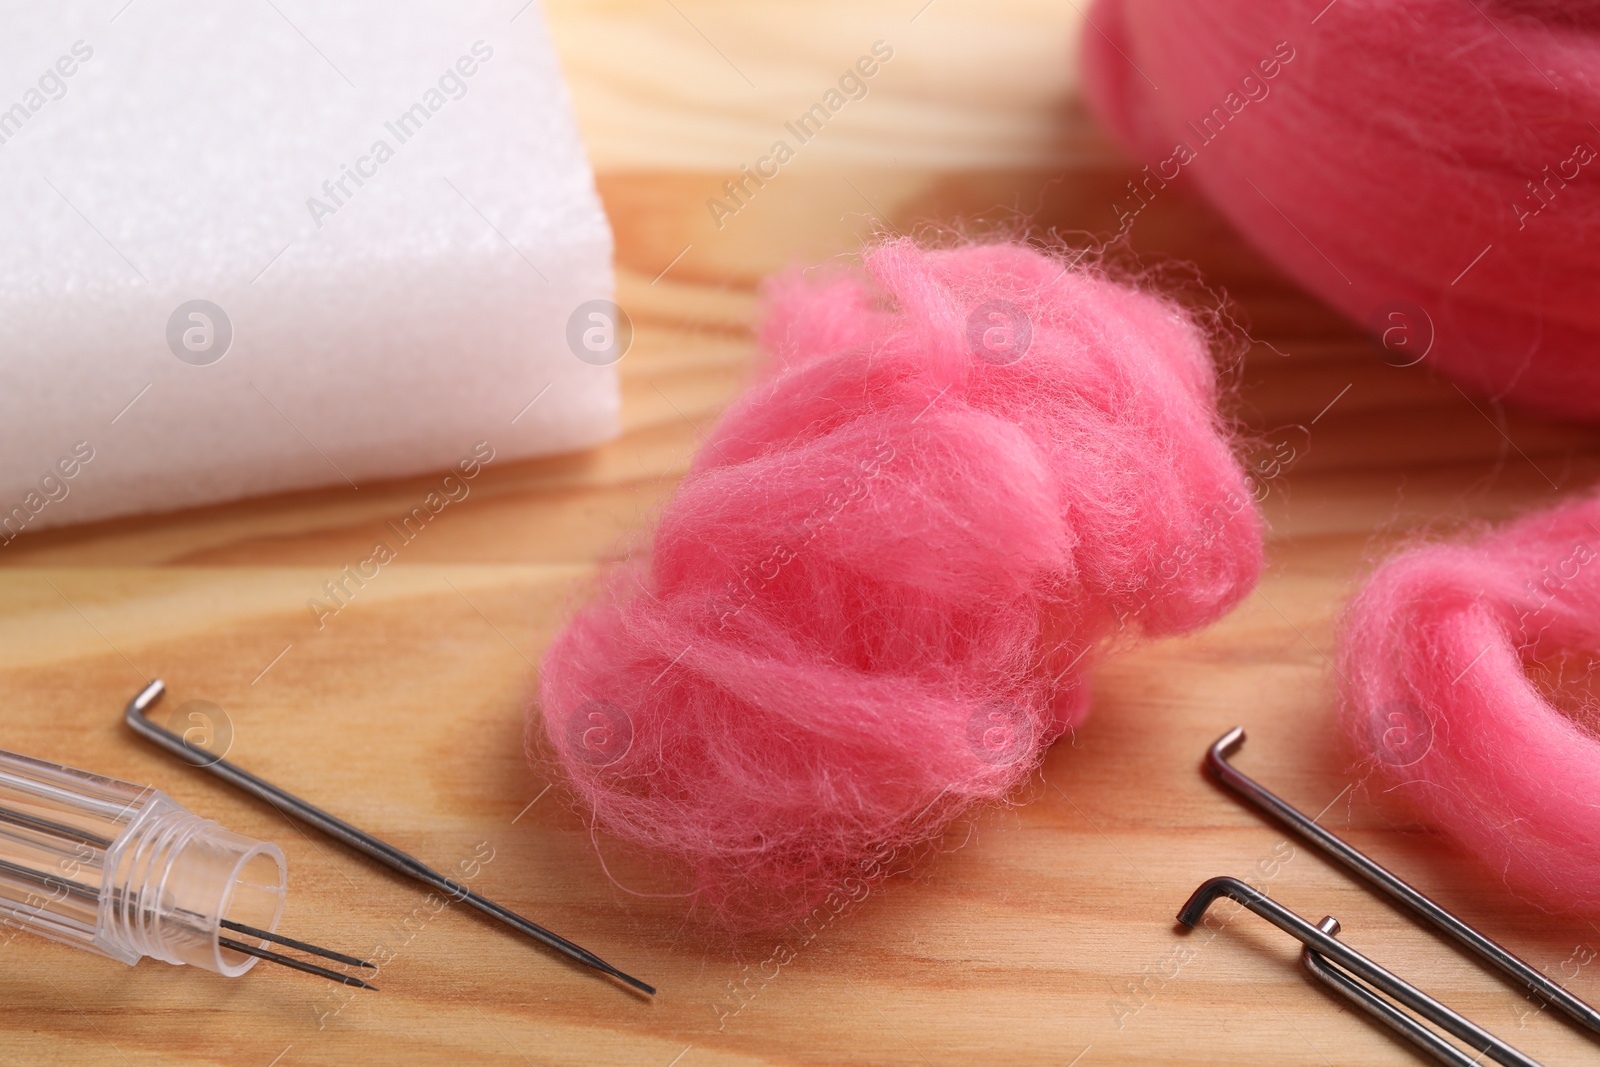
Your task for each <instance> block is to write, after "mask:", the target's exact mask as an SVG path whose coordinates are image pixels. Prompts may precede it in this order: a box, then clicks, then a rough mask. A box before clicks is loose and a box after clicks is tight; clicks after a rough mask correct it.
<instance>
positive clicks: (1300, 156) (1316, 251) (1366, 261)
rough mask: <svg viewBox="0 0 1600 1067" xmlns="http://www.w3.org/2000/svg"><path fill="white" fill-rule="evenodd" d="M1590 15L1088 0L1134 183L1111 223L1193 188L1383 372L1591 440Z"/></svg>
mask: <svg viewBox="0 0 1600 1067" xmlns="http://www.w3.org/2000/svg"><path fill="white" fill-rule="evenodd" d="M1596 11H1597V9H1596V8H1595V7H1594V6H1593V5H1592V4H1563V3H1560V2H1559V0H1339V2H1338V3H1333V4H1330V3H1329V2H1328V0H1187V2H1184V3H1171V2H1170V0H1098V2H1097V3H1096V4H1095V5H1094V7H1093V9H1092V10H1091V12H1090V14H1089V18H1090V19H1091V21H1092V23H1093V26H1092V27H1091V28H1086V29H1085V31H1084V37H1083V42H1084V72H1085V78H1086V83H1087V89H1088V95H1089V97H1090V100H1091V102H1092V103H1093V105H1094V106H1095V108H1096V110H1098V112H1099V113H1100V115H1101V116H1102V117H1103V118H1104V119H1105V121H1106V122H1107V123H1108V124H1109V125H1110V126H1111V127H1112V128H1113V130H1114V131H1116V132H1117V133H1118V134H1119V135H1120V137H1121V139H1122V140H1123V141H1124V142H1125V143H1126V144H1127V145H1128V147H1129V148H1130V149H1131V150H1132V151H1133V153H1134V154H1135V156H1136V157H1137V158H1138V159H1139V161H1140V162H1143V163H1148V164H1150V168H1149V170H1148V171H1147V172H1145V174H1144V175H1142V176H1141V177H1140V178H1139V179H1138V182H1137V186H1138V188H1137V189H1136V190H1135V191H1130V192H1129V194H1128V195H1127V196H1126V197H1124V198H1123V204H1122V206H1121V207H1120V209H1119V211H1118V214H1119V216H1120V217H1121V218H1122V220H1123V225H1125V226H1126V225H1129V221H1128V220H1129V219H1130V218H1131V217H1135V216H1136V215H1137V212H1138V210H1139V209H1140V204H1141V201H1149V200H1153V199H1155V198H1159V197H1167V196H1172V195H1174V193H1173V191H1170V190H1169V189H1168V186H1169V185H1172V186H1176V187H1179V188H1181V187H1183V186H1185V185H1188V186H1189V187H1190V188H1198V189H1199V190H1201V191H1202V192H1203V193H1204V194H1205V196H1207V197H1208V198H1209V199H1210V200H1211V201H1212V202H1213V203H1215V204H1216V205H1217V206H1218V207H1219V208H1220V209H1221V210H1222V211H1223V212H1224V213H1225V214H1226V215H1227V216H1228V217H1229V218H1230V219H1231V220H1232V221H1233V222H1234V224H1235V225H1237V226H1238V228H1239V229H1240V230H1241V231H1242V232H1243V233H1244V234H1245V236H1246V237H1248V238H1249V239H1250V240H1251V241H1252V242H1253V243H1254V244H1255V245H1256V246H1257V247H1259V248H1260V249H1261V250H1262V251H1263V252H1265V253H1266V254H1267V255H1268V256H1270V257H1271V258H1272V259H1274V260H1275V261H1276V262H1277V263H1278V264H1279V265H1280V266H1282V267H1283V268H1284V269H1285V270H1286V271H1288V272H1289V273H1290V274H1291V275H1293V276H1294V277H1295V278H1296V279H1297V280H1298V281H1299V282H1300V283H1301V284H1303V285H1304V286H1306V288H1308V289H1310V290H1311V291H1312V292H1314V293H1316V294H1317V295H1318V296H1320V297H1322V299H1324V300H1326V301H1327V302H1328V303H1330V304H1332V305H1333V306H1334V307H1336V308H1338V309H1339V310H1340V311H1343V312H1344V313H1345V314H1347V315H1349V316H1350V317H1351V318H1352V319H1354V320H1355V321H1356V322H1358V323H1361V324H1363V325H1365V326H1367V327H1368V328H1369V329H1370V330H1372V332H1373V333H1374V335H1375V336H1377V337H1379V338H1381V342H1382V351H1383V352H1384V358H1385V359H1386V360H1387V361H1389V362H1391V363H1394V364H1396V365H1405V364H1410V363H1413V362H1419V361H1421V360H1422V359H1423V358H1425V357H1426V358H1427V360H1428V362H1429V364H1430V365H1436V366H1438V367H1439V368H1440V369H1441V370H1442V371H1444V372H1445V373H1447V374H1448V375H1450V376H1451V377H1453V378H1455V379H1456V380H1457V381H1459V382H1461V383H1462V384H1463V385H1466V386H1468V387H1469V388H1471V389H1473V390H1475V391H1477V392H1480V393H1485V394H1490V395H1493V396H1503V397H1506V398H1509V399H1511V400H1514V401H1517V402H1520V403H1523V404H1526V405H1530V406H1534V407H1537V408H1540V409H1543V410H1545V411H1547V412H1551V413H1555V414H1559V415H1564V416H1572V417H1578V418H1585V419H1593V418H1596V417H1600V360H1597V359H1595V358H1594V352H1595V349H1596V346H1597V345H1600V300H1596V299H1595V296H1594V284H1593V279H1594V278H1595V277H1596V276H1597V275H1600V173H1597V172H1600V156H1597V152H1596V148H1597V146H1600V129H1597V128H1596V125H1594V123H1596V121H1597V120H1596V118H1595V116H1600V33H1597V31H1600V15H1597V14H1596ZM1158 86H1159V88H1157V87H1158Z"/></svg>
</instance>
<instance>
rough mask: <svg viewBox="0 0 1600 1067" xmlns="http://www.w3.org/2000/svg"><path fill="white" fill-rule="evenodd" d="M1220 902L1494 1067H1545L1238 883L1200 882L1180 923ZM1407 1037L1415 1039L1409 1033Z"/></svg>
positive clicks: (1195, 919)
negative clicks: (1249, 914) (1229, 902)
mask: <svg viewBox="0 0 1600 1067" xmlns="http://www.w3.org/2000/svg"><path fill="white" fill-rule="evenodd" d="M1219 897H1229V898H1231V899H1233V900H1236V901H1238V902H1239V903H1240V904H1243V905H1244V906H1245V907H1246V908H1249V909H1250V910H1251V911H1253V912H1255V913H1256V914H1257V915H1259V916H1261V917H1262V918H1263V919H1265V920H1267V922H1269V923H1271V924H1272V925H1273V926H1276V927H1277V928H1278V929H1280V930H1282V931H1283V932H1284V933H1286V934H1288V935H1289V936H1290V937H1292V938H1295V939H1296V940H1298V941H1299V942H1300V943H1301V944H1302V945H1304V946H1306V948H1308V949H1312V950H1314V951H1315V952H1316V953H1317V955H1319V956H1324V957H1327V959H1329V960H1332V961H1333V962H1334V963H1337V964H1338V965H1339V966H1340V967H1343V968H1344V969H1345V970H1346V971H1348V972H1350V973H1351V974H1353V975H1355V976H1356V977H1357V978H1360V979H1361V980H1362V981H1364V982H1366V983H1367V984H1368V985H1370V986H1372V987H1373V988H1375V989H1380V990H1382V991H1383V992H1385V993H1387V994H1389V995H1390V996H1391V997H1393V998H1394V999H1395V1000H1397V1001H1399V1002H1400V1003H1401V1004H1404V1005H1405V1006H1406V1007H1408V1008H1410V1009H1411V1010H1412V1011H1414V1012H1416V1013H1417V1014H1418V1015H1420V1016H1422V1017H1423V1018H1424V1019H1427V1020H1428V1021H1429V1022H1432V1023H1434V1024H1436V1025H1438V1026H1439V1027H1441V1028H1443V1029H1444V1030H1446V1031H1448V1032H1449V1033H1452V1034H1454V1035H1455V1036H1456V1037H1459V1038H1460V1039H1461V1040H1462V1041H1465V1042H1466V1043H1467V1044H1469V1045H1471V1046H1472V1047H1473V1048H1475V1049H1477V1050H1478V1051H1479V1052H1481V1053H1482V1054H1483V1055H1485V1056H1488V1057H1489V1058H1490V1059H1492V1060H1494V1061H1495V1062H1496V1063H1502V1064H1505V1065H1506V1067H1541V1065H1540V1063H1539V1061H1538V1060H1536V1059H1533V1058H1531V1057H1529V1056H1527V1055H1525V1054H1523V1053H1522V1052H1520V1051H1518V1050H1517V1049H1516V1048H1513V1047H1512V1046H1511V1045H1508V1044H1506V1043H1505V1042H1504V1041H1502V1040H1500V1039H1499V1038H1498V1037H1495V1036H1494V1035H1493V1034H1491V1033H1490V1032H1489V1031H1487V1030H1485V1029H1484V1028H1483V1027H1481V1026H1479V1025H1478V1024H1477V1023H1475V1022H1473V1021H1472V1020H1471V1019H1468V1018H1467V1017H1466V1016H1464V1015H1461V1014H1460V1013H1459V1012H1456V1011H1455V1010H1453V1009H1451V1008H1450V1007H1448V1006H1446V1005H1444V1004H1441V1003H1439V1002H1438V1001H1437V1000H1435V999H1433V998H1432V997H1430V996H1428V994H1426V993H1424V992H1423V991H1422V990H1420V989H1418V988H1417V987H1416V986H1414V985H1412V984H1411V983H1410V982H1407V981H1405V980H1404V979H1402V978H1400V977H1399V976H1398V975H1396V974H1394V973H1393V972H1392V971H1388V970H1385V969H1384V968H1383V967H1380V966H1379V965H1378V964H1376V963H1374V962H1373V961H1372V960H1370V959H1368V958H1367V957H1365V956H1363V955H1362V954H1361V953H1359V952H1357V951H1356V950H1355V949H1353V948H1351V947H1350V946H1349V945H1346V944H1345V943H1344V942H1343V941H1340V940H1339V939H1338V938H1336V937H1334V936H1333V934H1332V933H1331V932H1329V931H1328V930H1325V929H1322V928H1319V927H1316V926H1312V925H1311V924H1310V923H1308V922H1306V920H1304V919H1302V918H1301V917H1300V916H1298V915H1296V914H1295V913H1294V912H1292V911H1290V910H1289V909H1288V908H1286V907H1284V906H1283V905H1282V904H1279V903H1278V902H1277V901H1276V900H1273V899H1272V898H1271V897H1269V896H1267V895H1266V894H1265V893H1263V892H1261V891H1260V890H1258V889H1254V888H1252V887H1251V886H1249V885H1246V884H1245V883H1244V882H1241V881H1240V880H1239V879H1237V878H1226V877H1224V878H1212V879H1210V880H1208V881H1206V882H1203V883H1201V885H1200V888H1198V889H1196V890H1195V891H1194V892H1193V893H1192V894H1190V896H1189V899H1188V900H1187V901H1185V902H1184V905H1183V907H1182V909H1180V910H1179V912H1178V921H1179V922H1180V923H1182V924H1183V925H1184V926H1187V927H1189V928H1190V929H1193V928H1194V927H1196V926H1197V925H1199V923H1200V920H1201V919H1202V918H1204V917H1205V914H1206V909H1207V908H1209V907H1211V905H1212V904H1213V903H1214V902H1215V901H1216V900H1217V899H1218V898H1219ZM1319 977H1320V976H1319ZM1341 991H1343V990H1341ZM1383 1018H1384V1021H1385V1022H1391V1023H1392V1020H1390V1019H1389V1018H1388V1017H1387V1016H1383ZM1406 1036H1407V1037H1412V1036H1413V1035H1412V1034H1411V1033H1410V1032H1406Z"/></svg>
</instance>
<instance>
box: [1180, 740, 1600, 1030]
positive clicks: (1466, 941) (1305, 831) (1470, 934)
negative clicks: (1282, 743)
mask: <svg viewBox="0 0 1600 1067" xmlns="http://www.w3.org/2000/svg"><path fill="white" fill-rule="evenodd" d="M1244 739H1245V733H1244V729H1243V728H1242V727H1239V726H1235V727H1234V728H1233V729H1231V730H1229V731H1228V732H1227V733H1225V734H1223V735H1222V736H1221V737H1219V738H1217V740H1216V743H1215V744H1213V745H1212V746H1211V748H1210V749H1209V750H1207V752H1206V767H1207V769H1208V770H1210V771H1211V773H1212V774H1214V775H1216V777H1217V780H1218V781H1220V782H1221V783H1222V784H1223V785H1225V786H1227V787H1228V788H1229V789H1232V790H1233V791H1234V792H1235V793H1238V794H1239V795H1240V796H1242V797H1244V798H1245V799H1246V800H1248V801H1250V802H1251V803H1252V804H1254V805H1255V806H1256V807H1258V808H1260V809H1262V810H1263V811H1265V812H1267V813H1268V814H1270V815H1273V816H1274V817H1276V818H1277V819H1278V821H1279V822H1281V823H1283V824H1284V825H1285V826H1287V827H1289V829H1291V830H1293V831H1295V832H1296V833H1298V834H1299V835H1300V836H1302V837H1304V838H1305V839H1306V840H1307V841H1310V842H1311V843H1312V844H1313V845H1316V846H1317V847H1318V848H1320V849H1322V851H1324V852H1326V853H1327V854H1328V855H1329V856H1332V857H1333V858H1334V859H1336V860H1338V861H1339V862H1340V863H1342V864H1344V865H1345V866H1346V867H1347V868H1349V869H1350V870H1351V871H1352V872H1354V873H1355V874H1357V875H1360V876H1361V877H1362V878H1364V879H1365V880H1366V881H1367V883H1368V884H1369V885H1371V886H1373V887H1374V888H1375V889H1378V890H1380V891H1381V892H1383V893H1384V894H1385V895H1387V896H1388V897H1389V898H1390V899H1391V900H1393V901H1394V902H1395V903H1397V904H1400V905H1401V906H1403V907H1405V908H1406V909H1407V910H1409V911H1410V912H1411V913H1412V914H1414V915H1416V916H1417V917H1418V918H1419V919H1422V920H1424V921H1426V922H1427V923H1429V924H1430V925H1432V926H1433V927H1434V929H1436V930H1438V931H1439V932H1440V933H1442V934H1444V935H1446V936H1447V937H1449V938H1451V939H1452V940H1454V941H1455V942H1456V943H1457V944H1458V945H1460V946H1461V947H1463V948H1465V949H1467V950H1468V951H1469V952H1472V953H1474V954H1475V955H1477V956H1478V957H1479V958H1481V959H1482V960H1484V962H1486V963H1489V964H1491V965H1492V966H1494V967H1496V968H1498V969H1499V970H1500V971H1501V972H1502V973H1504V974H1505V975H1506V976H1507V977H1509V978H1511V979H1512V980H1513V981H1514V982H1515V983H1516V984H1517V985H1519V986H1521V987H1523V988H1524V989H1526V990H1528V992H1530V993H1532V994H1533V995H1534V996H1537V997H1539V998H1540V999H1541V1000H1543V1001H1545V1002H1546V1003H1547V1004H1551V1005H1554V1006H1555V1007H1556V1008H1557V1009H1558V1010H1560V1011H1562V1012H1564V1013H1566V1014H1567V1015H1569V1016H1571V1017H1572V1019H1573V1020H1574V1021H1576V1022H1578V1023H1581V1024H1582V1025H1583V1026H1584V1027H1586V1028H1587V1029H1588V1030H1589V1031H1590V1032H1591V1033H1596V1034H1600V1011H1596V1010H1595V1009H1594V1008H1592V1007H1591V1006H1589V1005H1588V1004H1587V1003H1585V1002H1584V1001H1583V1000H1582V999H1581V998H1579V997H1576V996H1574V995H1573V994H1571V993H1569V992H1567V990H1566V989H1565V988H1564V987H1562V986H1561V985H1559V984H1558V983H1557V982H1555V981H1554V980H1553V979H1551V978H1550V977H1548V976H1547V975H1544V974H1541V973H1540V972H1538V971H1537V970H1535V969H1534V968H1533V966H1532V965H1531V964H1530V963H1528V962H1527V961H1526V960H1524V959H1522V958H1520V957H1519V956H1517V955H1515V954H1514V953H1512V952H1511V951H1510V950H1509V949H1507V948H1505V947H1504V946H1502V945H1500V944H1499V943H1498V942H1495V941H1492V940H1490V939H1489V938H1487V937H1485V936H1484V935H1483V934H1480V933H1479V932H1478V931H1477V930H1475V929H1473V928H1472V927H1471V926H1468V925H1467V924H1466V923H1465V922H1463V921H1461V920H1460V919H1458V918H1456V917H1455V916H1454V915H1452V914H1451V913H1450V912H1448V911H1446V910H1445V909H1444V908H1443V907H1441V906H1440V905H1438V904H1436V903H1435V902H1434V901H1432V900H1430V899H1429V898H1428V897H1426V896H1424V895H1423V894H1422V893H1420V892H1418V891H1417V889H1415V888H1414V887H1413V886H1412V885H1411V884H1410V883H1408V882H1405V881H1403V880H1401V879H1400V878H1399V877H1398V876H1397V875H1395V874H1394V873H1393V872H1392V871H1390V870H1388V869H1387V868H1385V867H1383V866H1380V865H1379V864H1378V863H1377V862H1375V861H1374V860H1372V859H1371V858H1370V857H1368V856H1367V855H1366V854H1365V853H1363V852H1360V851H1357V850H1356V849H1355V848H1352V847H1351V846H1350V845H1348V844H1346V843H1345V842H1344V841H1343V840H1341V839H1340V838H1338V837H1335V836H1334V835H1333V834H1331V833H1329V832H1328V831H1327V830H1324V829H1323V828H1322V827H1321V826H1318V825H1317V823H1316V821H1315V820H1313V819H1311V818H1310V817H1309V816H1307V815H1306V814H1305V813H1304V812H1302V811H1300V810H1299V809H1298V808H1296V807H1294V806H1293V805H1292V804H1290V803H1288V802H1287V801H1285V800H1283V799H1282V798H1281V797H1279V796H1277V795H1276V794H1274V793H1273V792H1271V791H1270V790H1268V789H1266V788H1265V787H1263V786H1261V785H1260V784H1259V783H1257V782H1256V781H1255V780H1254V779H1252V778H1250V777H1249V776H1248V775H1246V774H1244V773H1243V772H1241V771H1239V770H1237V769H1235V768H1234V767H1233V765H1232V764H1230V763H1229V762H1228V757H1229V756H1231V755H1233V754H1234V753H1235V752H1237V751H1238V750H1239V748H1240V746H1242V745H1243V744H1244Z"/></svg>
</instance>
